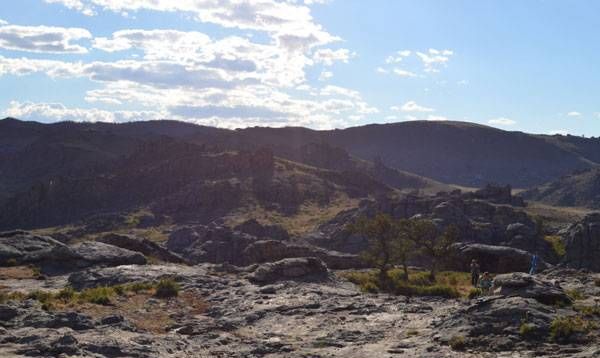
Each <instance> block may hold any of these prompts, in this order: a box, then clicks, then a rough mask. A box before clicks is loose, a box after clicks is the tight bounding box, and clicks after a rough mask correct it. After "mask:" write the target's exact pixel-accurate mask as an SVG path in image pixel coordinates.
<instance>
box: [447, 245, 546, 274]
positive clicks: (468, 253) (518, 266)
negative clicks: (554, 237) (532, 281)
mask: <svg viewBox="0 0 600 358" xmlns="http://www.w3.org/2000/svg"><path fill="white" fill-rule="evenodd" d="M453 248H454V250H455V259H454V260H452V262H451V263H450V265H449V266H450V267H451V268H453V269H456V270H461V271H469V265H470V263H471V260H473V259H476V260H477V261H479V263H480V265H481V270H482V272H483V271H489V272H494V273H507V272H514V271H521V272H529V269H530V266H531V258H532V254H530V253H529V252H527V251H523V250H520V249H515V248H513V247H508V246H496V245H485V244H475V243H458V244H455V245H454V246H453ZM547 267H549V265H548V264H547V263H546V262H545V261H544V260H543V259H541V258H538V263H537V270H538V271H542V270H544V269H546V268H547Z"/></svg>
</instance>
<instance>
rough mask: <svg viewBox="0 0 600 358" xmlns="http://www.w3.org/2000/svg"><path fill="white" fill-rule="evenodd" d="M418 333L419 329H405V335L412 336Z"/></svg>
mask: <svg viewBox="0 0 600 358" xmlns="http://www.w3.org/2000/svg"><path fill="white" fill-rule="evenodd" d="M419 334H420V333H419V331H417V330H416V329H409V330H408V331H406V336H407V337H414V336H418V335H419Z"/></svg>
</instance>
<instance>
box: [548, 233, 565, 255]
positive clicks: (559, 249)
mask: <svg viewBox="0 0 600 358" xmlns="http://www.w3.org/2000/svg"><path fill="white" fill-rule="evenodd" d="M544 240H545V241H546V242H548V243H549V244H550V246H552V251H554V253H555V254H556V256H558V257H563V256H565V254H566V253H567V249H566V247H565V243H564V242H563V240H562V238H561V237H560V236H556V235H548V236H544Z"/></svg>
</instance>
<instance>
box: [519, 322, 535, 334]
mask: <svg viewBox="0 0 600 358" xmlns="http://www.w3.org/2000/svg"><path fill="white" fill-rule="evenodd" d="M534 329H535V327H534V326H533V325H531V324H529V323H527V322H522V323H521V325H520V326H519V334H520V335H521V336H523V337H527V336H530V335H531V334H532V333H533V331H534Z"/></svg>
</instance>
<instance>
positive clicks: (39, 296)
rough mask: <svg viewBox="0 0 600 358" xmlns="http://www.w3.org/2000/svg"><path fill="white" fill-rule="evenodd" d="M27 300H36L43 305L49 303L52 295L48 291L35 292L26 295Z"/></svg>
mask: <svg viewBox="0 0 600 358" xmlns="http://www.w3.org/2000/svg"><path fill="white" fill-rule="evenodd" d="M27 298H28V299H33V300H38V301H39V302H40V303H42V304H44V303H47V302H49V301H50V300H51V299H52V293H50V292H48V291H42V290H35V291H32V292H30V293H29V294H28V295H27Z"/></svg>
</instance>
